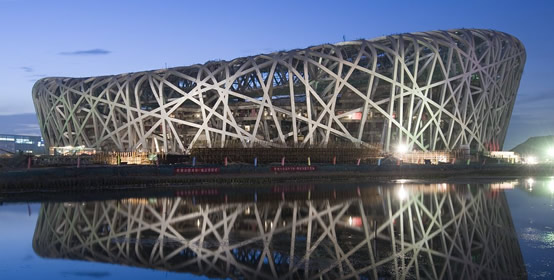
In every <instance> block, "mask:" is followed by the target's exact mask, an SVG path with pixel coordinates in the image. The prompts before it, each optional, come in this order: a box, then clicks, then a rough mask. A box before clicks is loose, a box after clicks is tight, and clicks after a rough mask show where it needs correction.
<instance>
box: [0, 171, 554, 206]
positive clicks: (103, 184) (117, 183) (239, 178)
mask: <svg viewBox="0 0 554 280" xmlns="http://www.w3.org/2000/svg"><path fill="white" fill-rule="evenodd" d="M274 166H278V165H273V166H272V165H267V166H258V167H253V166H251V165H240V166H230V167H220V166H217V167H219V168H220V173H218V174H177V175H176V174H175V169H176V168H180V167H188V168H190V167H191V166H190V165H188V166H184V165H166V166H159V167H156V166H94V167H93V166H89V167H83V168H76V167H54V168H37V169H29V170H27V169H22V170H12V171H7V172H6V171H4V172H0V198H9V197H15V196H17V197H25V196H29V197H33V196H49V197H52V196H56V195H59V194H62V193H74V194H77V193H80V194H81V195H86V194H87V193H93V192H94V193H96V192H122V191H123V192H127V191H137V190H146V189H151V188H156V189H161V188H163V189H174V188H182V187H202V188H204V187H213V186H218V187H223V186H226V187H239V186H256V185H275V184H302V183H368V182H371V183H375V182H390V181H391V180H395V179H422V180H427V181H428V180H442V181H445V180H460V179H461V180H463V179H470V178H471V179H477V178H481V179H509V178H513V179H515V178H522V177H532V176H554V166H553V165H533V166H528V165H527V166H526V165H489V166H486V165H485V166H481V165H473V166H463V165H427V166H426V165H403V166H376V165H362V166H353V165H314V166H315V167H316V168H317V169H316V170H315V171H308V172H283V173H276V172H272V171H271V167H274ZM213 167H214V166H198V167H196V168H213ZM0 200H1V199H0Z"/></svg>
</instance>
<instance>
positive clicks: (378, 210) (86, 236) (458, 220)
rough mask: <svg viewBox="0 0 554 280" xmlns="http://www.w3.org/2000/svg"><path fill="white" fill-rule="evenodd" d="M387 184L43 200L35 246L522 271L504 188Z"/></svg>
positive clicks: (283, 270)
mask: <svg viewBox="0 0 554 280" xmlns="http://www.w3.org/2000/svg"><path fill="white" fill-rule="evenodd" d="M382 193H383V196H382V197H381V198H380V200H372V201H374V203H373V205H367V204H364V203H363V201H362V200H361V199H358V198H356V199H351V200H346V201H329V200H326V201H296V202H280V203H274V204H261V203H258V204H256V203H244V204H228V205H223V206H217V205H193V204H192V203H190V202H187V201H184V200H182V199H181V198H176V199H158V200H157V201H156V202H154V203H152V201H150V202H147V201H146V200H144V201H141V200H133V201H130V200H129V201H124V202H123V203H118V202H116V201H110V202H97V203H84V204H62V203H46V204H44V205H43V207H42V209H41V211H40V216H39V220H38V223H37V227H36V231H35V235H34V238H33V247H34V249H35V251H36V252H37V253H38V254H39V255H41V256H44V257H54V258H56V257H58V258H59V257H61V258H74V259H85V260H94V261H102V262H111V263H120V264H125V265H131V266H140V267H151V268H156V269H165V270H171V271H182V272H191V273H197V274H203V275H207V276H210V277H240V278H266V279H273V278H281V279H285V278H288V279H290V278H317V279H320V276H323V277H324V278H328V279H337V278H353V277H355V278H360V277H361V278H364V277H369V278H374V279H376V278H377V277H378V276H379V277H397V278H400V277H401V278H404V277H407V276H411V277H416V278H425V279H427V278H433V279H437V278H441V279H442V278H446V279H513V278H519V277H522V276H525V268H524V266H523V259H522V256H521V252H520V250H519V245H518V241H517V236H516V234H515V231H514V226H513V224H512V221H511V216H510V210H509V208H508V205H507V201H506V199H505V196H504V194H503V193H491V192H488V191H483V190H480V189H472V190H467V191H464V192H444V193H432V194H423V193H413V194H410V195H408V196H406V198H405V200H398V199H396V198H395V197H396V196H395V194H394V192H392V191H388V189H382ZM377 201H381V202H377ZM140 202H142V203H140Z"/></svg>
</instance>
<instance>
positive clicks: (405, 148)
mask: <svg viewBox="0 0 554 280" xmlns="http://www.w3.org/2000/svg"><path fill="white" fill-rule="evenodd" d="M396 152H398V153H401V154H405V153H407V152H408V145H406V144H398V146H396Z"/></svg>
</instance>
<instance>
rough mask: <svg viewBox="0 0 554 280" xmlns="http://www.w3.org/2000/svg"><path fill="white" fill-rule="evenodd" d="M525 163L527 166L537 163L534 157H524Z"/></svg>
mask: <svg viewBox="0 0 554 280" xmlns="http://www.w3.org/2000/svg"><path fill="white" fill-rule="evenodd" d="M525 162H526V163H527V164H537V163H538V161H537V158H536V157H534V156H528V157H526V158H525Z"/></svg>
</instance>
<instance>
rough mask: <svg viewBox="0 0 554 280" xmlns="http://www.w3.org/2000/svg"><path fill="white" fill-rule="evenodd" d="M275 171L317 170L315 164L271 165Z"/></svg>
mask: <svg viewBox="0 0 554 280" xmlns="http://www.w3.org/2000/svg"><path fill="white" fill-rule="evenodd" d="M271 171H273V172H309V171H315V166H274V167H271Z"/></svg>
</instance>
